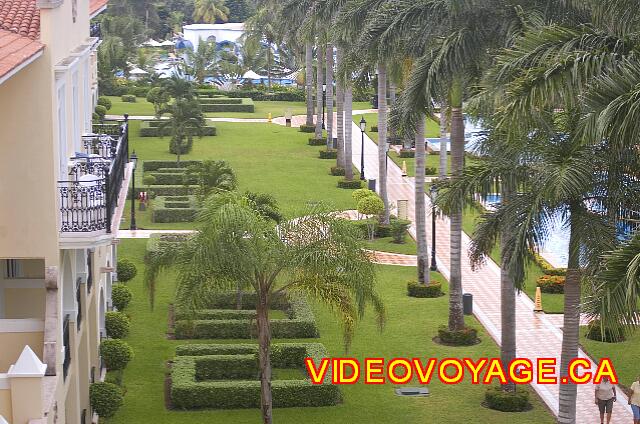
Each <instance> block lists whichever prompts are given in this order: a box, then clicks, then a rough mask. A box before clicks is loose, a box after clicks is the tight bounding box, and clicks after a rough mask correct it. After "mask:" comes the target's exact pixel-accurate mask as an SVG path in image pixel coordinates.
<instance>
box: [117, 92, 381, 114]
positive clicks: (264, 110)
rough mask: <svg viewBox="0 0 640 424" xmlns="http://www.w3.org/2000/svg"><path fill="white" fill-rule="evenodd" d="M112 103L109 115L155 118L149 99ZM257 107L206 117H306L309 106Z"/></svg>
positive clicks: (366, 106) (359, 105) (360, 106)
mask: <svg viewBox="0 0 640 424" xmlns="http://www.w3.org/2000/svg"><path fill="white" fill-rule="evenodd" d="M107 97H108V98H109V99H110V100H111V103H112V106H111V109H110V110H109V111H107V114H109V115H124V114H125V113H128V114H129V115H131V116H145V115H148V116H153V115H154V113H155V111H154V109H153V104H151V103H149V102H147V99H145V98H143V97H138V98H137V99H136V100H137V101H136V102H135V103H125V102H123V101H122V100H121V98H120V97H116V96H107ZM253 103H254V105H255V112H254V113H247V112H215V113H214V112H211V113H205V116H208V117H214V118H222V117H224V118H267V117H268V116H269V113H271V116H272V117H273V118H275V117H278V116H284V115H285V113H286V111H287V110H291V113H292V114H293V115H305V114H306V113H307V106H306V104H305V103H304V102H259V101H256V102H253ZM369 108H371V104H369V103H367V102H356V103H354V104H353V109H354V110H358V109H369Z"/></svg>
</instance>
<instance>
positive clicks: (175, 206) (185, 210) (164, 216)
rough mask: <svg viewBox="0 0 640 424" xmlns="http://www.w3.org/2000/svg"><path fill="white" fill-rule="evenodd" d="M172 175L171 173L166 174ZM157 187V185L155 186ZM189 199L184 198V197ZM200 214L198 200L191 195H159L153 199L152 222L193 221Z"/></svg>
mask: <svg viewBox="0 0 640 424" xmlns="http://www.w3.org/2000/svg"><path fill="white" fill-rule="evenodd" d="M164 175H170V174H164ZM153 187H155V186H153ZM185 198H186V199H187V200H182V199H185ZM197 214H198V202H197V200H196V197H195V196H193V195H191V196H157V197H156V198H155V199H154V200H153V211H152V213H151V221H152V222H164V223H166V222H193V221H194V220H195V218H196V215H197Z"/></svg>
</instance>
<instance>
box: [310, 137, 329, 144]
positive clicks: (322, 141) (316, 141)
mask: <svg viewBox="0 0 640 424" xmlns="http://www.w3.org/2000/svg"><path fill="white" fill-rule="evenodd" d="M326 145H327V140H326V139H324V138H314V137H311V138H310V139H309V146H326Z"/></svg>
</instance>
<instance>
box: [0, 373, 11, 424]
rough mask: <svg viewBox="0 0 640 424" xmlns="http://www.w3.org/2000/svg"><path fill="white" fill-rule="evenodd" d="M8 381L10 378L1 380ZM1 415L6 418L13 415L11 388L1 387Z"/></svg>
mask: <svg viewBox="0 0 640 424" xmlns="http://www.w3.org/2000/svg"><path fill="white" fill-rule="evenodd" d="M0 381H3V382H6V383H8V380H0ZM0 415H2V416H3V417H5V418H7V419H8V418H9V417H12V416H13V412H12V408H11V391H10V390H9V388H8V387H7V388H2V387H0Z"/></svg>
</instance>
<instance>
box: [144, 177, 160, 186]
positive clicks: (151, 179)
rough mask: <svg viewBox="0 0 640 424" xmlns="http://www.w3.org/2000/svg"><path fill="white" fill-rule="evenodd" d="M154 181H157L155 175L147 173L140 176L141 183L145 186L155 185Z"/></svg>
mask: <svg viewBox="0 0 640 424" xmlns="http://www.w3.org/2000/svg"><path fill="white" fill-rule="evenodd" d="M156 182H157V180H156V177H155V175H152V174H147V175H145V176H144V177H142V184H144V185H145V186H147V187H149V186H152V185H155V184H156Z"/></svg>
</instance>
